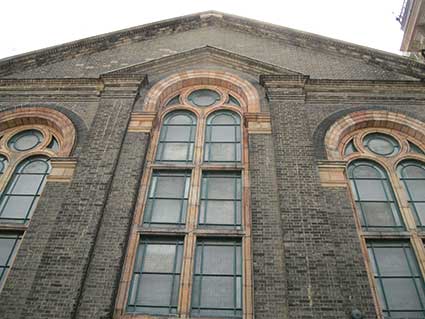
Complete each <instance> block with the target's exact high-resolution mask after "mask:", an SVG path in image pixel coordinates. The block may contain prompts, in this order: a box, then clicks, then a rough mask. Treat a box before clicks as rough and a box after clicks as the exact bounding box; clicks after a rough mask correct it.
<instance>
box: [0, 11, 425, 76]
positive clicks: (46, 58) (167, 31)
mask: <svg viewBox="0 0 425 319" xmlns="http://www.w3.org/2000/svg"><path fill="white" fill-rule="evenodd" d="M212 26H218V27H224V28H230V29H232V30H235V31H238V32H245V33H249V34H250V35H253V36H258V37H261V38H268V39H271V40H276V41H280V42H283V43H287V44H289V45H293V46H298V47H302V48H307V49H311V50H316V51H321V52H325V53H329V54H333V55H338V56H343V57H350V58H353V59H356V60H361V61H363V62H365V63H367V64H370V65H375V66H379V67H381V68H382V69H385V70H389V71H393V72H396V73H399V74H403V75H407V76H411V77H414V78H420V79H424V78H425V65H424V64H421V63H418V62H416V61H413V60H410V59H408V58H404V57H401V56H398V55H396V54H392V53H388V52H384V51H380V50H376V49H372V48H367V47H364V46H361V45H356V44H352V43H348V42H344V41H341V40H335V39H331V38H328V37H324V36H320V35H316V34H312V33H308V32H304V31H299V30H295V29H291V28H287V27H283V26H278V25H274V24H270V23H265V22H261V21H257V20H253V19H248V18H244V17H239V16H235V15H231V14H226V13H222V12H218V11H206V12H201V13H195V14H190V15H186V16H182V17H177V18H172V19H167V20H163V21H159V22H154V23H149V24H145V25H141V26H137V27H133V28H129V29H124V30H120V31H116V32H111V33H106V34H102V35H98V36H94V37H90V38H86V39H82V40H77V41H74V42H70V43H65V44H62V45H58V46H54V47H50V48H46V49H41V50H38V51H33V52H29V53H25V54H21V55H17V56H13V57H10V58H6V59H2V60H0V76H7V75H10V74H13V73H16V72H19V71H23V70H30V69H34V68H36V67H39V66H44V65H49V64H52V63H56V62H61V61H64V60H68V59H72V58H75V57H79V56H87V55H90V54H92V53H96V52H101V51H105V50H108V49H112V48H117V47H120V46H124V45H126V44H128V43H135V42H142V41H145V40H150V39H154V38H157V37H161V36H164V35H171V34H175V33H180V32H185V31H189V30H195V29H199V28H203V27H212Z"/></svg>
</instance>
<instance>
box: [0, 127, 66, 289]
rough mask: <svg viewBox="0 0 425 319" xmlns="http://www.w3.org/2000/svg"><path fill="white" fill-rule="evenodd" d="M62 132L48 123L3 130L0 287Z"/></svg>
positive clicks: (0, 136)
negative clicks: (47, 124)
mask: <svg viewBox="0 0 425 319" xmlns="http://www.w3.org/2000/svg"><path fill="white" fill-rule="evenodd" d="M59 135H60V134H59V133H58V132H57V131H56V130H55V129H53V128H51V127H48V126H46V125H36V124H34V125H22V126H16V127H12V128H9V129H6V130H4V131H1V132H0V289H1V288H2V286H3V285H4V283H5V280H6V276H7V274H8V272H9V270H10V268H11V266H12V263H13V260H14V257H15V255H16V253H17V250H18V247H19V243H20V241H21V238H22V236H23V234H24V232H25V229H26V228H27V227H28V226H29V222H30V219H31V217H32V215H33V212H34V210H35V208H36V206H37V202H38V200H39V198H40V195H41V193H42V191H43V187H44V185H45V183H46V178H47V176H48V174H49V172H50V158H51V157H53V156H56V154H57V153H58V152H59V150H60V142H58V137H57V136H59Z"/></svg>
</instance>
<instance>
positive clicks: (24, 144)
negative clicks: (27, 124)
mask: <svg viewBox="0 0 425 319" xmlns="http://www.w3.org/2000/svg"><path fill="white" fill-rule="evenodd" d="M42 141H43V135H42V134H41V133H40V132H39V131H37V130H26V131H23V132H19V133H18V134H16V135H14V136H13V137H12V138H11V139H10V141H9V147H10V148H12V149H13V150H15V151H28V150H30V149H33V148H35V147H36V146H37V145H39V144H40V143H41V142H42Z"/></svg>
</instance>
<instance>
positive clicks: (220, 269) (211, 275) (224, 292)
mask: <svg viewBox="0 0 425 319" xmlns="http://www.w3.org/2000/svg"><path fill="white" fill-rule="evenodd" d="M191 315H192V316H194V317H203V316H205V317H208V316H210V317H217V316H220V317H235V318H241V317H242V244H241V240H240V239H232V240H231V239H229V240H223V239H205V238H198V240H197V242H196V251H195V269H194V273H193V286H192V304H191Z"/></svg>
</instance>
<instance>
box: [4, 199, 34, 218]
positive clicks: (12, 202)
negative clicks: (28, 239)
mask: <svg viewBox="0 0 425 319" xmlns="http://www.w3.org/2000/svg"><path fill="white" fill-rule="evenodd" d="M33 199H34V197H33V196H8V197H4V200H3V202H2V203H1V204H0V218H1V219H24V218H25V216H26V215H27V213H28V212H29V211H32V210H33V209H32V208H31V205H32V202H33ZM30 215H31V214H29V215H28V218H29V216H30ZM8 222H9V221H8ZM10 222H12V221H10Z"/></svg>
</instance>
